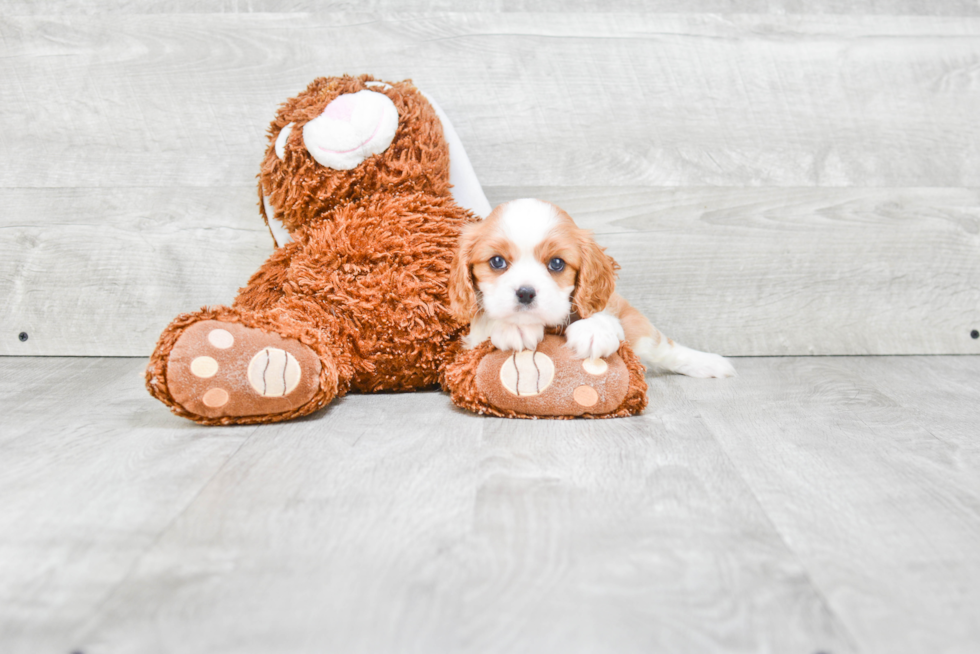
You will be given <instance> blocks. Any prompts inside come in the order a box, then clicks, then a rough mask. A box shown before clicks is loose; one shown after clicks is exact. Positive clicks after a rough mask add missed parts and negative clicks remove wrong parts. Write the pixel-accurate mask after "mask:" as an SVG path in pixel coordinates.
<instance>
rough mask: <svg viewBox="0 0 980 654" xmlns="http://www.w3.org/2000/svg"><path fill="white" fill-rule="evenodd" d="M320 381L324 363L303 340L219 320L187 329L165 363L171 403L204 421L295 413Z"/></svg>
mask: <svg viewBox="0 0 980 654" xmlns="http://www.w3.org/2000/svg"><path fill="white" fill-rule="evenodd" d="M319 378H320V359H319V358H318V357H317V355H316V353H315V352H313V350H311V349H310V348H309V347H307V346H306V345H303V344H302V343H300V342H299V341H295V340H291V339H286V338H283V337H281V336H279V335H278V334H270V333H268V332H265V331H262V330H261V329H254V328H251V327H245V326H244V325H241V324H239V323H234V322H220V321H217V320H203V321H201V322H199V323H195V324H194V325H191V326H190V327H188V328H187V329H186V330H184V333H183V334H181V335H180V338H179V339H177V343H176V344H175V345H174V348H173V350H171V352H170V356H169V358H168V361H167V387H168V388H169V389H170V393H171V395H173V398H174V399H175V400H176V401H177V402H178V403H179V404H180V405H181V406H183V407H184V408H185V409H187V410H188V411H190V412H191V413H195V414H197V415H200V416H203V417H206V418H219V417H223V416H256V415H266V414H275V413H283V412H285V411H292V410H294V409H297V408H299V407H301V406H302V405H304V404H306V403H307V402H309V401H310V399H311V398H312V397H313V395H314V394H315V393H316V391H317V388H318V385H319Z"/></svg>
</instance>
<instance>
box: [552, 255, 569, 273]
mask: <svg viewBox="0 0 980 654" xmlns="http://www.w3.org/2000/svg"><path fill="white" fill-rule="evenodd" d="M564 269H565V262H564V261H562V260H561V259H559V258H558V257H555V258H554V259H552V260H551V261H549V262H548V270H550V271H551V272H561V271H563V270H564Z"/></svg>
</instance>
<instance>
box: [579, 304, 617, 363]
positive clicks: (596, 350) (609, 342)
mask: <svg viewBox="0 0 980 654" xmlns="http://www.w3.org/2000/svg"><path fill="white" fill-rule="evenodd" d="M625 339H626V334H625V333H623V325H622V324H621V323H620V322H619V318H617V317H616V316H611V315H609V314H607V313H604V312H603V313H597V314H595V315H594V316H590V317H588V318H583V319H582V320H576V321H575V322H573V323H572V324H571V325H569V326H568V327H567V328H566V329H565V340H566V344H565V345H566V347H568V348H570V349H571V350H572V353H573V354H574V355H575V358H577V359H598V358H601V357H607V356H609V355H610V354H613V353H615V352H616V350H618V349H619V344H620V343H621V342H622V341H623V340H625Z"/></svg>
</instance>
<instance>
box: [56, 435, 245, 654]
mask: <svg viewBox="0 0 980 654" xmlns="http://www.w3.org/2000/svg"><path fill="white" fill-rule="evenodd" d="M260 426H261V425H259V426H253V427H252V430H251V432H250V433H249V434H248V435H247V436H245V438H243V439H242V442H241V443H239V445H238V447H236V448H235V450H234V451H233V452H232V453H231V454H229V455H228V457H227V458H226V459H225V460H224V461H223V462H222V463H221V465H220V466H218V467H217V468H216V469H215V471H214V473H213V474H211V475H210V476H209V477H208V478H207V481H205V482H204V483H203V484H201V487H200V488H199V489H198V490H197V492H196V493H194V495H193V497H191V498H190V499H189V500H188V501H187V503H186V504H185V505H184V506H183V507H181V509H180V510H179V511H178V512H177V513H175V514H174V516H173V517H172V518H171V519H170V520H169V521H168V522H167V524H166V525H164V526H163V528H161V529H160V531H159V532H158V533H157V535H156V537H154V539H153V540H152V541H151V542H150V543H149V544H147V546H146V548H145V549H144V550H143V553H142V554H140V555H139V556H137V557H136V558H135V559H134V560H133V562H132V563H131V564H130V565H129V567H128V568H127V570H126V572H125V574H123V576H122V577H120V578H119V581H117V582H116V583H115V584H113V585H112V588H110V589H109V590H108V591H107V592H106V594H105V596H104V597H103V598H102V599H101V600H100V601H99V603H98V604H97V605H96V606H95V607H93V609H92V611H91V615H90V617H89V619H88V620H87V621H86V623H85V624H83V625H82V626H81V627H80V628H79V629H78V631H77V633H76V636H77V637H76V638H75V640H76V641H83V640H85V639H86V638H87V636H88V634H89V633H91V631H92V630H93V629H95V628H96V627H97V620H98V619H99V617H100V615H101V614H102V611H103V610H104V609H105V607H106V606H108V605H109V604H110V603H111V601H112V599H113V598H114V597H115V596H116V594H117V593H118V592H119V589H120V588H122V587H123V586H124V585H126V583H127V582H128V581H129V580H130V579H131V578H132V576H133V574H134V573H135V572H136V570H138V569H139V566H140V564H141V563H142V562H143V560H144V559H146V557H147V556H148V555H149V554H150V553H151V552H152V551H153V550H154V549H155V548H156V547H157V545H159V544H160V541H161V540H163V537H164V536H166V535H167V534H168V533H169V532H170V530H171V529H173V527H174V525H175V524H177V522H178V521H179V520H180V518H181V517H183V515H184V514H186V513H187V511H188V509H190V508H191V507H192V506H193V505H194V504H195V503H196V502H197V500H198V498H199V497H201V495H202V494H203V493H204V491H205V490H207V489H208V488H209V487H210V486H211V484H212V483H214V480H215V479H216V478H217V477H218V476H219V475H220V474H221V472H222V471H223V470H224V469H225V468H226V467H227V466H228V464H229V463H230V462H231V461H232V460H233V459H234V458H235V457H236V456H237V455H238V453H239V452H241V450H242V448H243V447H245V445H246V444H247V443H248V442H249V441H251V439H252V437H253V436H254V435H255V434H256V432H258V431H259V427H260ZM72 651H74V650H72Z"/></svg>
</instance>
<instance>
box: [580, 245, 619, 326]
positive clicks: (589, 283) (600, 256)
mask: <svg viewBox="0 0 980 654" xmlns="http://www.w3.org/2000/svg"><path fill="white" fill-rule="evenodd" d="M577 240H578V244H579V251H580V252H581V253H582V265H581V266H579V269H578V276H577V277H576V278H575V291H574V292H573V293H572V306H573V307H574V308H575V311H576V313H578V315H579V316H580V317H582V318H588V317H589V316H591V315H592V314H594V313H598V312H600V311H602V310H603V309H605V308H606V303H608V302H609V298H610V297H612V294H613V292H614V291H615V290H616V271H617V270H619V264H618V263H616V262H615V261H614V260H613V258H612V257H610V256H609V255H608V254H606V252H605V248H601V247H599V244H598V243H596V242H595V239H593V238H592V232H590V231H587V230H584V229H582V230H579V233H578V239H577Z"/></svg>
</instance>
